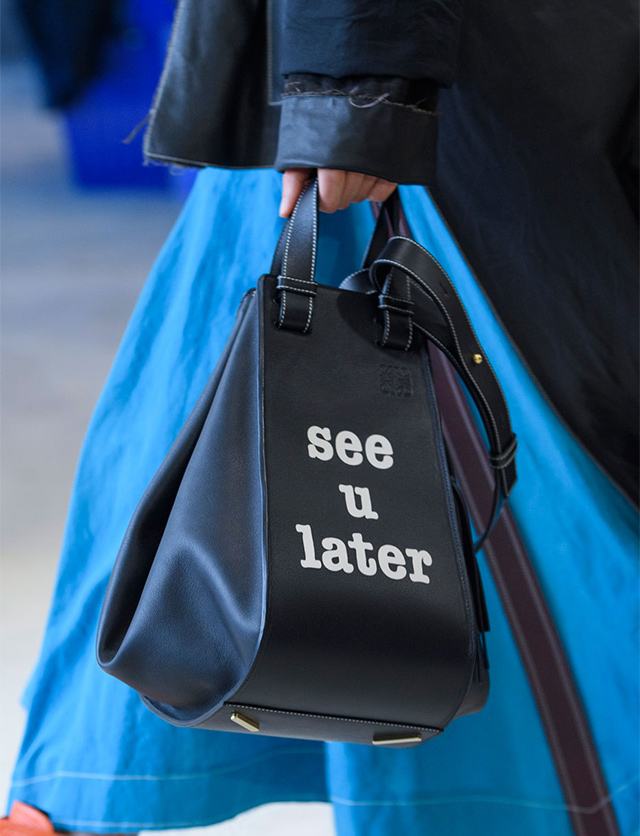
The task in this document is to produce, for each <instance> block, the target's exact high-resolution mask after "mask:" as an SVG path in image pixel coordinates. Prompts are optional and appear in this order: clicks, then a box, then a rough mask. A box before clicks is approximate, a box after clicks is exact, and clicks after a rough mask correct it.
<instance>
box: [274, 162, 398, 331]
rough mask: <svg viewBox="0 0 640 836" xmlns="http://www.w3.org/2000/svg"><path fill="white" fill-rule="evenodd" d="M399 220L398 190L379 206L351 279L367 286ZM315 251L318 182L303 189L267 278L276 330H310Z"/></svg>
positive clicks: (280, 239)
mask: <svg viewBox="0 0 640 836" xmlns="http://www.w3.org/2000/svg"><path fill="white" fill-rule="evenodd" d="M401 216H402V211H401V203H400V196H399V193H398V189H397V188H396V189H394V190H393V192H392V193H391V195H390V196H389V197H388V198H387V199H386V200H385V201H384V203H382V204H381V207H380V212H379V214H378V218H377V220H376V224H375V227H374V230H373V233H372V234H371V239H370V241H369V245H368V247H367V251H366V253H365V256H364V259H363V261H362V266H361V268H360V270H358V271H357V272H356V273H353V274H352V276H351V277H350V278H351V279H352V280H354V281H361V282H362V281H364V282H368V281H369V278H368V270H369V267H370V266H371V264H372V263H373V262H374V261H375V260H376V258H377V257H378V256H379V255H380V253H381V252H382V249H383V248H384V246H385V244H386V243H387V241H388V240H389V238H390V236H391V235H395V234H397V233H398V232H400V219H401ZM317 250H318V178H317V177H313V178H311V179H310V180H308V181H307V183H305V186H304V188H303V190H302V192H301V194H300V196H299V197H298V200H297V201H296V205H295V207H294V209H293V211H292V213H291V215H290V216H289V217H288V218H287V222H286V223H285V225H284V226H283V228H282V231H281V232H280V237H279V239H278V243H277V245H276V249H275V253H274V256H273V260H272V262H271V269H270V274H271V275H272V276H277V277H278V286H277V293H278V297H279V301H280V313H279V316H278V319H277V322H276V325H277V326H278V327H279V328H285V329H286V330H290V331H298V332H300V333H303V334H306V333H309V331H310V330H311V323H312V317H313V300H314V297H315V295H316V292H315V283H316V282H315V273H316V253H317Z"/></svg>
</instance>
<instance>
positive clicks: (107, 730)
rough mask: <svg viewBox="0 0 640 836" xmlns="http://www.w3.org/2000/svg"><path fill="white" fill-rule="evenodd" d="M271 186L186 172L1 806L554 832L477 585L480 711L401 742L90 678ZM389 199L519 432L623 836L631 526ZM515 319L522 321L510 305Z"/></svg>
mask: <svg viewBox="0 0 640 836" xmlns="http://www.w3.org/2000/svg"><path fill="white" fill-rule="evenodd" d="M280 184H281V176H280V175H279V174H278V173H277V172H275V171H273V170H270V169H267V170H258V171H256V170H249V171H233V172H232V171H227V170H222V169H205V170H204V171H202V172H201V173H200V174H199V175H198V178H197V181H196V184H195V186H194V188H193V191H192V193H191V195H190V197H189V199H188V201H187V204H186V206H185V208H184V210H183V212H182V214H181V216H180V218H179V220H178V221H177V223H176V225H175V227H174V229H173V231H172V233H171V235H170V236H169V239H168V240H167V242H166V244H165V246H164V248H163V250H162V252H161V253H160V255H159V257H158V259H157V262H156V264H155V266H154V268H153V270H152V272H151V275H150V277H149V279H148V281H147V283H146V285H145V287H144V289H143V291H142V293H141V296H140V299H139V301H138V303H137V306H136V308H135V311H134V313H133V315H132V317H131V321H130V323H129V325H128V328H127V330H126V332H125V335H124V337H123V339H122V343H121V346H120V348H119V351H118V353H117V356H116V358H115V361H114V364H113V368H112V370H111V372H110V375H109V377H108V379H107V382H106V384H105V387H104V390H103V393H102V395H101V397H100V399H99V401H98V403H97V406H96V409H95V412H94V415H93V417H92V420H91V423H90V425H89V428H88V431H87V435H86V439H85V442H84V446H83V449H82V453H81V457H80V461H79V464H78V469H77V473H76V478H75V483H74V488H73V495H72V499H71V503H70V507H69V514H68V520H67V525H66V532H65V538H64V542H63V547H62V554H61V559H60V566H59V572H58V577H57V582H56V586H55V591H54V594H53V601H52V606H51V612H50V615H49V619H48V623H47V627H46V632H45V636H44V642H43V646H42V651H41V655H40V658H39V661H38V664H37V666H36V669H35V671H34V672H33V675H32V677H31V680H30V682H29V684H28V686H27V689H26V691H25V694H24V698H23V702H24V706H25V708H26V710H27V713H28V718H27V726H26V732H25V736H24V740H23V744H22V748H21V751H20V753H19V757H18V760H17V764H16V767H15V773H14V777H13V785H12V788H11V794H10V802H11V801H13V800H14V799H19V800H22V801H25V802H27V803H30V804H33V805H34V806H36V807H39V808H40V809H42V810H44V811H45V812H46V813H48V814H49V816H50V817H51V818H52V820H53V822H54V824H55V825H56V826H57V827H58V828H65V829H69V830H89V831H95V832H99V833H110V832H134V831H137V830H139V829H142V828H144V829H162V828H177V827H193V826H201V825H207V824H213V823H216V822H220V821H223V820H225V819H228V818H231V817H233V816H235V815H237V814H238V813H240V812H242V811H244V810H247V809H249V808H251V807H255V806H257V805H260V804H265V803H267V802H274V801H329V802H331V803H332V804H333V806H334V810H335V818H336V825H337V830H338V833H339V835H340V836H396V834H397V835H398V836H400V834H402V836H418V834H419V836H430V834H433V836H469V834H474V836H485V834H486V836H513V834H518V836H571V829H570V824H569V817H568V814H567V809H566V807H565V805H564V799H563V795H562V791H561V788H560V785H559V782H558V778H557V776H556V773H555V770H554V765H553V762H552V759H551V755H550V750H549V747H548V745H547V741H546V738H545V734H544V731H543V728H542V725H541V722H540V718H539V716H538V713H537V710H536V705H535V702H534V700H533V697H532V694H531V690H530V688H529V685H528V681H527V678H526V676H525V673H524V669H523V666H522V662H521V660H520V658H519V655H518V652H517V649H516V646H515V644H514V640H513V637H512V635H511V632H510V629H509V626H508V623H507V621H506V618H505V615H504V611H503V609H502V606H501V603H500V599H499V597H498V595H497V593H496V588H495V586H494V584H493V581H492V578H491V574H490V572H489V570H488V569H487V566H486V564H485V563H484V562H483V560H482V559H481V571H482V575H483V580H484V583H485V588H486V593H487V603H488V607H489V612H490V616H491V625H492V629H491V632H490V633H489V635H488V643H489V653H490V658H491V673H492V688H491V694H490V697H489V701H488V703H487V706H486V707H485V709H484V710H483V711H482V712H480V713H479V714H477V715H472V716H469V717H463V718H461V719H459V720H456V721H455V722H454V723H453V724H452V726H450V727H449V728H448V729H447V730H446V732H445V733H444V734H443V735H442V736H440V737H438V738H437V739H435V740H432V741H429V742H428V743H426V744H425V745H423V746H421V747H419V748H417V749H409V750H396V751H380V750H377V749H373V748H370V747H363V746H362V747H361V746H356V745H349V744H338V743H331V744H324V743H319V742H304V741H297V740H285V739H279V738H270V739H269V738H262V739H261V738H255V737H252V736H248V735H242V734H227V733H221V732H211V731H205V730H200V729H182V728H174V727H173V726H170V725H168V724H167V723H165V722H164V721H162V720H160V719H159V718H158V717H156V716H155V715H153V714H152V713H151V712H150V711H148V710H147V709H145V708H144V707H143V705H142V703H141V701H140V700H139V698H138V696H137V694H136V693H135V692H134V691H132V690H131V689H130V688H128V687H127V686H126V685H124V684H122V683H121V682H119V681H117V680H115V679H113V678H112V677H110V676H108V675H107V674H105V673H103V672H102V671H101V670H100V669H99V668H98V665H97V663H96V661H95V655H94V643H95V634H96V626H97V620H98V615H99V611H100V606H101V602H102V598H103V595H104V591H105V586H106V583H107V579H108V576H109V573H110V571H111V568H112V565H113V562H114V559H115V556H116V553H117V551H118V547H119V545H120V542H121V540H122V536H123V534H124V531H125V528H126V526H127V523H128V521H129V519H130V517H131V514H132V512H133V510H134V508H135V506H136V504H137V502H138V499H139V498H140V496H141V494H142V492H143V491H144V489H145V487H146V486H147V483H148V482H149V481H150V479H151V477H152V476H153V475H154V473H155V471H156V469H157V467H158V466H159V465H160V463H161V461H162V459H163V457H164V456H165V454H166V452H167V450H168V449H169V446H170V445H171V442H172V440H173V438H174V437H175V435H176V433H177V432H178V430H179V428H180V426H181V425H182V423H183V421H184V420H185V418H186V416H187V415H188V413H189V411H190V409H191V408H192V406H193V404H194V403H195V401H196V399H197V397H198V395H199V393H200V391H201V389H202V388H203V387H204V385H205V383H206V381H207V379H208V377H209V375H210V373H211V371H212V369H213V367H214V366H215V363H216V360H217V358H218V355H219V354H220V352H221V350H222V347H223V345H224V343H225V341H226V338H227V336H228V334H229V331H230V329H231V326H232V323H233V320H234V316H235V312H236V308H237V306H238V303H239V301H240V297H241V296H242V294H243V293H244V291H245V290H246V289H247V288H249V287H252V286H254V285H255V282H256V280H257V278H258V277H259V276H260V274H262V273H264V272H267V271H268V269H269V266H270V260H271V256H272V253H273V249H274V246H275V242H276V240H277V236H278V234H279V231H280V229H281V226H282V223H283V221H282V219H281V218H279V217H278V214H277V206H278V202H279V194H280ZM401 195H402V199H403V203H404V206H405V210H406V214H407V217H408V220H409V223H410V225H411V227H412V230H413V233H414V235H415V237H416V239H417V240H418V241H420V242H421V243H423V244H424V245H425V246H426V247H428V248H429V249H430V250H432V252H434V254H435V255H436V256H437V258H438V259H439V260H440V261H441V263H442V264H443V265H444V266H445V268H446V269H447V271H448V272H449V275H450V276H451V278H452V280H453V281H454V283H455V284H456V286H457V288H458V290H459V292H460V295H461V296H462V299H463V301H464V302H465V304H466V306H467V308H468V310H469V312H470V315H471V318H472V321H473V324H474V326H475V328H476V330H477V332H478V336H479V338H480V340H481V342H482V344H483V346H484V347H485V349H486V352H487V354H488V356H489V358H490V360H491V362H492V364H493V365H494V367H495V369H496V372H497V374H498V377H499V378H500V381H501V383H502V385H503V388H504V390H505V393H506V396H507V400H508V402H509V406H510V409H511V413H512V418H513V424H514V430H515V432H516V433H517V435H518V440H519V453H518V468H519V481H518V483H517V485H516V488H515V490H514V492H513V495H512V499H511V507H512V510H513V514H514V516H515V518H516V521H517V523H518V525H519V527H520V531H521V534H522V536H523V539H524V541H525V543H526V546H527V548H528V550H529V553H530V556H531V559H532V561H533V562H534V565H535V567H536V570H537V572H538V576H539V579H540V582H541V584H542V587H543V589H544V591H545V594H546V596H547V598H548V602H549V605H550V607H551V610H552V613H553V615H554V617H555V619H556V622H557V626H558V629H559V631H560V634H561V637H562V639H563V641H564V644H565V647H566V650H567V654H568V657H569V660H570V664H571V666H572V668H573V672H574V676H575V678H576V680H577V684H578V687H579V690H580V692H581V694H582V697H583V699H584V702H585V708H586V712H587V716H588V719H589V722H590V724H591V728H592V731H593V735H594V738H595V741H596V744H597V747H598V749H599V752H600V757H601V760H602V766H603V770H604V773H605V777H606V780H607V782H608V786H609V789H610V792H611V796H612V801H613V805H614V808H615V811H616V814H617V816H618V819H619V822H620V826H621V832H622V834H623V836H632V834H636V833H638V819H637V814H638V803H637V798H638V796H637V793H638V751H637V748H638V745H637V744H638V729H637V722H638V705H637V693H638V683H637V681H636V679H637V671H638V666H637V660H638V644H637V632H638V631H637V603H638V602H637V593H638V567H637V560H636V554H637V545H638V543H637V539H638V532H637V519H636V514H635V512H634V509H633V508H632V507H631V506H630V504H629V503H628V502H627V500H626V499H625V498H624V497H623V496H622V495H621V494H620V493H619V491H618V490H617V489H616V488H615V486H614V485H612V484H611V482H610V481H609V480H608V478H607V477H606V476H605V475H604V474H603V473H602V471H601V470H600V469H599V468H598V467H597V466H596V464H595V463H594V462H593V461H592V460H591V459H590V457H589V456H588V455H587V454H586V453H585V452H584V450H583V449H582V448H581V447H580V446H579V445H578V443H577V442H576V441H575V439H574V438H573V437H572V436H571V434H570V433H569V432H568V430H567V429H566V427H565V426H564V425H563V424H562V423H561V422H560V420H559V419H558V417H557V416H556V415H555V414H554V412H553V411H552V410H551V409H550V407H549V405H548V403H547V402H546V401H545V400H544V399H543V397H542V396H541V394H540V391H539V390H538V388H537V387H536V384H535V382H534V381H533V380H532V378H531V377H530V375H529V373H528V371H527V370H526V368H525V367H524V366H523V363H522V361H521V359H520V358H519V356H518V354H517V353H516V351H515V350H514V348H513V346H512V344H511V343H510V341H509V339H508V338H507V336H506V334H505V332H504V330H503V328H502V327H501V325H500V323H499V322H498V321H497V319H496V317H495V315H494V313H493V311H492V308H491V306H490V305H489V304H488V302H487V300H486V299H485V297H484V295H483V293H482V292H481V290H480V289H479V287H478V285H477V283H476V282H475V280H474V278H473V276H472V275H471V273H470V272H469V270H468V268H467V266H466V265H465V262H464V260H463V258H462V256H461V254H460V252H459V250H458V249H457V247H456V244H455V242H454V241H453V240H452V238H451V236H450V234H449V233H448V231H447V228H446V226H445V224H444V223H443V221H442V219H441V217H440V215H439V214H438V212H437V210H436V208H435V206H434V205H433V203H432V201H431V199H430V197H429V195H428V193H427V192H426V190H425V189H424V188H421V187H418V186H402V187H401ZM320 227H321V229H320V237H321V241H320V247H319V264H318V271H319V273H318V280H319V281H320V282H322V283H324V284H338V283H339V281H340V280H341V279H342V278H343V277H344V276H346V275H347V274H348V273H350V272H352V271H353V270H354V269H357V268H358V267H359V264H360V259H361V257H362V255H363V253H364V250H365V247H366V243H367V241H368V238H369V235H370V232H371V229H372V217H371V211H370V208H369V205H368V203H363V204H357V205H354V206H351V207H350V208H349V209H347V210H345V211H343V212H339V213H336V214H334V215H325V214H323V215H322V217H321V224H320ZM523 315H526V312H524V311H523Z"/></svg>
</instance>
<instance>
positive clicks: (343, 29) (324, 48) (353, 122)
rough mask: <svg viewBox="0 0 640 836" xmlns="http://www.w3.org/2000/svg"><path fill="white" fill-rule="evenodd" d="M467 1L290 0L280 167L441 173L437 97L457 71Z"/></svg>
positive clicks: (388, 175)
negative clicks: (463, 4) (437, 170)
mask: <svg viewBox="0 0 640 836" xmlns="http://www.w3.org/2000/svg"><path fill="white" fill-rule="evenodd" d="M460 21H461V0H438V2H434V0H424V2H416V0H396V2H393V3H391V2H389V0H384V1H383V2H380V1H379V0H323V2H322V3H318V2H313V3H312V2H310V0H286V3H285V4H284V6H283V17H282V52H281V60H280V70H281V73H282V74H283V75H284V77H285V88H284V93H283V97H282V115H281V119H280V130H279V140H278V153H277V156H276V160H275V163H274V165H275V168H276V169H278V170H279V171H284V170H286V169H287V168H293V167H298V166H300V167H309V168H316V167H318V168H337V169H343V170H347V171H361V172H363V173H365V174H373V175H375V176H377V177H382V178H384V179H385V180H390V181H392V182H396V183H414V184H421V185H431V184H433V182H434V181H435V164H436V145H437V127H438V117H439V114H438V113H437V110H436V107H437V97H438V90H439V88H440V87H442V86H450V85H451V84H452V83H453V80H454V78H455V71H456V60H457V50H458V40H459V30H460Z"/></svg>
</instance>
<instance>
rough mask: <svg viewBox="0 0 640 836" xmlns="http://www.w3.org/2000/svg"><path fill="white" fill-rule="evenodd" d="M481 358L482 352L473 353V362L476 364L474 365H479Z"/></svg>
mask: <svg viewBox="0 0 640 836" xmlns="http://www.w3.org/2000/svg"><path fill="white" fill-rule="evenodd" d="M482 360H483V357H482V354H474V355H473V362H474V363H475V364H476V366H479V365H480V363H482Z"/></svg>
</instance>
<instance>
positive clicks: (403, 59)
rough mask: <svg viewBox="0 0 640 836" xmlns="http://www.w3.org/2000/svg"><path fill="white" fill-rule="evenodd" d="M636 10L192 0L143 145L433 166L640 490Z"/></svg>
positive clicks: (544, 374) (418, 169) (529, 333)
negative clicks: (639, 470) (639, 446)
mask: <svg viewBox="0 0 640 836" xmlns="http://www.w3.org/2000/svg"><path fill="white" fill-rule="evenodd" d="M636 17H637V11H636V5H635V2H634V0H609V2H607V3H602V2H601V0H582V2H581V3H580V4H578V5H576V4H567V3H565V2H564V0H516V2H514V0H486V1H485V2H482V3H478V2H476V3H474V2H471V0H469V2H467V4H466V5H465V8H464V14H463V9H462V8H461V4H460V0H420V2H418V0H395V1H394V2H389V0H314V2H312V1H311V0H270V1H269V0H224V2H223V0H181V2H180V5H179V9H178V13H177V15H176V21H175V26H174V33H173V37H172V41H171V46H170V49H169V53H168V57H167V62H166V65H165V70H164V73H163V76H162V79H161V82H160V85H159V87H158V90H157V93H156V96H155V99H154V102H153V105H152V109H151V119H150V124H149V127H148V130H147V132H146V136H145V153H146V155H147V156H148V157H149V158H152V159H154V160H162V161H166V162H176V163H181V164H187V165H200V166H202V165H217V166H223V167H225V168H234V167H241V168H244V167H251V168H253V167H260V166H264V167H271V166H275V168H277V169H278V170H280V171H283V170H285V169H286V168H289V167H293V166H309V167H316V166H317V167H326V168H339V169H345V170H354V171H362V172H365V173H370V174H375V175H377V176H380V177H383V178H385V179H387V180H391V181H393V182H399V183H412V184H422V185H426V186H429V187H430V192H431V196H432V197H433V199H434V200H435V202H436V204H437V206H438V208H439V209H440V211H441V213H442V214H443V216H444V218H445V220H446V221H447V223H448V225H449V227H450V229H451V231H452V233H453V234H454V236H455V237H456V239H457V241H458V243H459V245H460V247H461V249H462V251H463V252H464V254H465V256H466V258H467V259H468V261H469V263H470V266H472V268H473V270H474V272H475V273H476V275H477V277H478V281H479V283H480V284H481V285H482V287H483V288H484V289H485V291H486V293H487V295H488V297H489V299H490V300H491V302H492V304H493V306H494V308H495V309H496V312H497V313H498V315H499V317H500V318H501V319H502V321H503V323H504V325H505V327H506V329H507V331H508V332H509V334H510V336H511V338H512V340H513V342H514V344H515V346H516V347H517V348H518V349H519V351H520V353H521V355H522V356H523V358H524V360H525V361H526V363H527V364H528V366H529V368H530V370H531V372H532V373H533V375H534V376H535V377H536V378H537V380H538V382H539V385H540V388H541V389H542V391H543V392H544V394H545V395H546V396H547V398H548V400H549V402H550V404H551V405H552V407H553V408H554V409H555V411H556V412H557V413H558V414H559V416H560V417H561V419H562V420H563V421H564V422H565V423H566V425H567V426H568V427H569V429H570V430H571V431H572V433H573V434H574V435H575V436H576V438H577V439H578V440H579V441H580V442H581V443H582V444H583V445H584V446H585V447H586V449H587V450H588V451H589V452H590V453H591V454H592V455H593V456H594V457H595V459H596V460H597V461H598V462H599V463H600V464H601V465H602V466H603V467H604V469H605V470H606V471H607V472H608V473H609V475H610V476H611V477H612V478H613V479H614V480H615V481H616V482H617V483H618V485H619V486H620V487H621V488H622V489H623V490H624V491H625V492H627V493H628V494H629V495H630V496H631V497H633V498H634V499H635V498H636V497H637V487H638V420H637V416H638V363H637V357H638V352H637V347H638V334H637V322H638V282H637V218H638V215H637V212H638V205H637V176H638V120H637V115H638V67H637V56H638V45H637V19H636ZM436 148H437V167H436Z"/></svg>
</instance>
